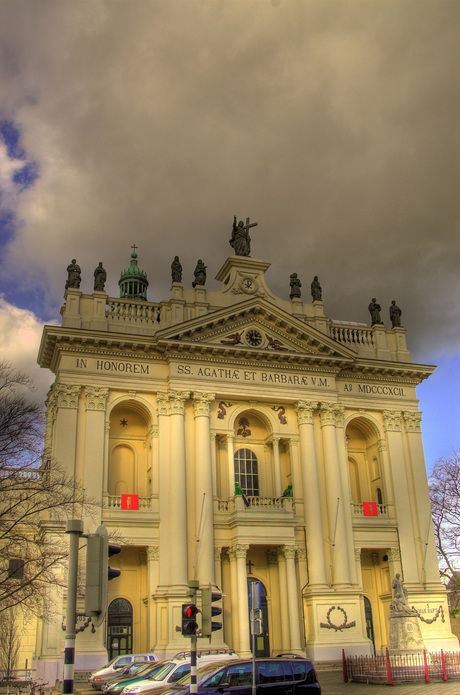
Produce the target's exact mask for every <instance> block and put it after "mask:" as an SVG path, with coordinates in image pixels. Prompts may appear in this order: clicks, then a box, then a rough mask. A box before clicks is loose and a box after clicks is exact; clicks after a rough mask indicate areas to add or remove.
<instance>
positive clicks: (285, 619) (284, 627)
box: [277, 548, 291, 652]
mask: <svg viewBox="0 0 460 695" xmlns="http://www.w3.org/2000/svg"><path fill="white" fill-rule="evenodd" d="M277 555H278V579H279V590H280V595H279V607H280V620H281V640H282V644H281V651H283V652H289V651H290V648H291V635H290V630H289V610H288V605H286V604H288V583H287V569H286V558H285V556H284V553H283V551H282V549H281V548H278V552H277Z"/></svg>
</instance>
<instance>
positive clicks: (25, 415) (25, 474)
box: [0, 362, 83, 615]
mask: <svg viewBox="0 0 460 695" xmlns="http://www.w3.org/2000/svg"><path fill="white" fill-rule="evenodd" d="M27 388H29V389H30V388H31V382H30V379H29V378H28V377H27V376H26V375H25V374H23V373H21V372H18V371H17V370H15V369H14V368H13V367H12V366H11V365H10V364H9V363H6V362H1V363H0V615H1V614H2V613H4V612H9V611H10V610H11V609H14V608H15V607H19V606H20V607H22V608H23V609H26V610H27V611H28V612H32V613H35V614H40V615H44V613H45V614H46V608H47V606H46V596H47V594H48V589H49V587H50V586H52V585H59V584H60V583H61V582H62V578H63V577H65V572H64V567H65V564H66V558H67V552H68V544H67V538H66V536H65V534H64V533H63V531H64V529H65V520H66V517H69V516H71V515H73V514H74V510H75V506H76V505H78V508H79V510H80V505H81V504H82V503H83V500H82V497H83V491H82V490H80V489H78V488H77V487H76V486H75V482H74V479H73V478H72V477H71V476H70V475H68V474H67V473H66V472H65V471H64V470H63V469H62V468H61V467H60V466H59V465H58V463H55V462H51V461H49V460H48V461H42V460H41V457H42V447H43V412H42V409H41V408H40V407H39V406H38V405H37V404H35V403H33V402H32V401H31V400H30V399H29V398H28V395H27V392H26V389H27Z"/></svg>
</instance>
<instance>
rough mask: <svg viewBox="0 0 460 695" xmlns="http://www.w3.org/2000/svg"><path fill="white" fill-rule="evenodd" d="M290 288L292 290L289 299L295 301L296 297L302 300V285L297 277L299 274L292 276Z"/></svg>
mask: <svg viewBox="0 0 460 695" xmlns="http://www.w3.org/2000/svg"><path fill="white" fill-rule="evenodd" d="M289 287H290V288H291V294H290V295H289V299H294V297H295V298H300V288H301V287H302V283H301V282H300V280H299V278H298V277H297V273H292V274H291V275H290V281H289Z"/></svg>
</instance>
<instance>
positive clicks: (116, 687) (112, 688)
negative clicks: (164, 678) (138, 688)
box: [102, 661, 164, 695]
mask: <svg viewBox="0 0 460 695" xmlns="http://www.w3.org/2000/svg"><path fill="white" fill-rule="evenodd" d="M163 664H164V661H153V662H152V661H149V662H148V663H147V664H142V665H141V666H140V668H139V667H138V668H136V669H135V670H134V671H133V672H132V673H125V672H124V671H123V674H122V675H121V676H116V677H115V678H110V680H107V681H105V683H103V684H102V692H103V693H110V695H112V694H113V693H121V692H122V691H123V690H124V689H125V688H126V687H127V686H128V685H134V684H135V683H138V682H140V681H142V680H145V679H146V678H149V677H150V676H153V675H154V674H155V673H156V672H157V671H159V670H160V669H162V668H163ZM131 668H132V667H131Z"/></svg>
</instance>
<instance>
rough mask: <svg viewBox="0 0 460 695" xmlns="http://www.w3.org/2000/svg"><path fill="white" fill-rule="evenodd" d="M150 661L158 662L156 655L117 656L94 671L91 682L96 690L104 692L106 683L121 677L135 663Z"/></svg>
mask: <svg viewBox="0 0 460 695" xmlns="http://www.w3.org/2000/svg"><path fill="white" fill-rule="evenodd" d="M149 661H158V658H157V657H156V656H155V654H122V655H121V656H115V657H114V658H113V659H112V661H109V663H108V664H106V665H105V666H103V667H102V668H100V669H98V670H97V671H94V673H92V674H91V676H90V677H89V682H90V683H91V685H92V687H93V688H94V689H95V690H102V684H103V683H104V681H106V680H109V678H114V677H115V676H118V675H120V676H121V674H122V673H123V671H124V670H125V669H127V668H128V667H129V666H131V665H132V664H134V663H136V664H137V663H139V664H147V663H149Z"/></svg>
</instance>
